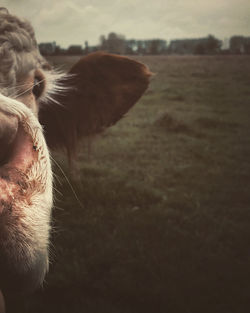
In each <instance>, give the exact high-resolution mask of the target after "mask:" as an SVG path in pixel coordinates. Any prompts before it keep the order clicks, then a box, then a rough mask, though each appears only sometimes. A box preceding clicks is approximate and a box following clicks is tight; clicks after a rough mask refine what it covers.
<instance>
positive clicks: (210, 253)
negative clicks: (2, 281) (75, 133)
mask: <svg viewBox="0 0 250 313" xmlns="http://www.w3.org/2000/svg"><path fill="white" fill-rule="evenodd" d="M137 59H139V60H140V61H142V62H143V63H145V64H147V65H148V66H149V68H150V69H151V71H152V72H154V73H156V75H155V76H154V77H153V78H152V81H151V85H150V88H149V90H148V91H147V92H146V94H145V95H144V96H143V98H142V99H141V100H140V101H139V103H138V104H137V105H136V106H135V107H134V108H133V109H132V110H131V111H130V112H129V114H127V116H126V117H125V118H124V119H123V120H122V121H120V122H119V123H118V124H117V125H116V126H114V127H112V128H111V129H109V130H107V131H106V132H105V133H104V134H102V135H101V136H99V137H97V138H96V139H95V141H94V142H93V143H92V147H91V151H90V153H88V152H87V142H83V144H82V146H83V147H82V152H81V155H80V161H79V162H80V171H81V177H82V178H81V184H79V183H74V182H72V184H73V187H74V190H75V192H76V193H77V195H78V197H79V199H80V201H81V202H82V204H83V208H82V207H81V205H80V204H79V202H78V201H77V200H76V198H75V196H74V194H73V192H72V190H71V188H70V186H69V184H68V183H67V181H66V180H65V178H64V177H63V175H62V173H61V172H60V170H59V169H58V168H57V167H56V166H54V170H55V172H56V174H57V176H59V177H60V178H59V180H58V181H57V183H56V189H57V190H58V192H57V193H56V198H57V201H56V207H55V209H54V212H53V223H54V226H55V230H54V232H53V234H52V262H51V268H50V273H49V275H48V276H47V280H46V283H45V286H44V289H43V290H42V291H41V290H40V291H39V292H37V293H36V294H35V295H33V296H32V297H30V298H29V299H26V300H20V301H19V302H15V304H13V303H12V304H11V303H10V305H9V306H10V307H11V306H12V305H13V308H10V311H11V310H12V311H13V312H20V313H21V312H23V313H31V312H32V313H42V312H44V313H45V312H53V313H57V312H58V313H59V312H60V313H64V312H65V313H66V312H67V313H68V312H70V313H78V312H84V313H141V312H142V313H154V312H157V313H160V312H165V313H201V312H202V313H206V312H207V313H217V312H218V313H247V312H250V57H249V56H226V57H222V56H211V57H210V56H208V57H205V56H204V57H196V56H158V57H151V56H145V57H138V58H137ZM73 60H74V58H73V57H72V58H59V57H58V58H52V59H51V60H50V61H52V63H54V64H55V65H60V66H61V65H62V64H64V66H63V67H65V68H69V66H70V64H71V63H72V62H73ZM55 158H56V160H57V161H58V162H59V163H60V164H61V166H62V167H63V169H64V171H65V172H66V173H67V166H66V162H65V160H64V159H63V158H62V157H61V156H60V155H55Z"/></svg>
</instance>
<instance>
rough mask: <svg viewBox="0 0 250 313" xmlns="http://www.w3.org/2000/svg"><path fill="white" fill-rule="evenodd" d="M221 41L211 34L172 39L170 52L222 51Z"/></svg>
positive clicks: (201, 52)
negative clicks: (202, 36)
mask: <svg viewBox="0 0 250 313" xmlns="http://www.w3.org/2000/svg"><path fill="white" fill-rule="evenodd" d="M221 44H222V43H221V41H220V40H218V39H216V38H215V37H213V36H211V35H209V36H208V37H205V38H196V39H178V40H172V41H171V42H170V45H169V47H168V52H169V53H170V54H214V53H218V52H219V51H220V47H221Z"/></svg>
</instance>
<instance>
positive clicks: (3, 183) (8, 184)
mask: <svg viewBox="0 0 250 313" xmlns="http://www.w3.org/2000/svg"><path fill="white" fill-rule="evenodd" d="M36 161H37V151H36V147H34V146H33V142H32V139H31V136H30V135H29V134H27V133H26V132H25V131H24V129H23V126H22V125H21V124H19V126H18V131H17V135H16V138H15V140H14V143H13V145H12V151H11V155H10V157H9V160H8V162H7V163H6V164H4V166H2V167H0V214H1V213H2V212H3V210H4V209H5V208H6V207H10V206H13V205H14V204H15V202H16V201H17V200H20V199H23V200H26V201H27V202H29V194H30V193H29V192H28V184H27V181H28V175H27V174H28V171H29V169H30V167H31V166H32V164H33V163H34V162H36Z"/></svg>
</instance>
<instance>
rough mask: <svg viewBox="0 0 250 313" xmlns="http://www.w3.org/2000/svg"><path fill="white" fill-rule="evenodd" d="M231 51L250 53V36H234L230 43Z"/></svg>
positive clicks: (234, 52)
mask: <svg viewBox="0 0 250 313" xmlns="http://www.w3.org/2000/svg"><path fill="white" fill-rule="evenodd" d="M229 49H230V52H231V53H233V54H250V37H244V36H233V37H231V38H230V43H229Z"/></svg>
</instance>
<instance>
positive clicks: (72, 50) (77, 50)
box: [67, 45, 83, 55]
mask: <svg viewBox="0 0 250 313" xmlns="http://www.w3.org/2000/svg"><path fill="white" fill-rule="evenodd" d="M67 54H70V55H79V54H83V48H82V46H81V45H71V46H69V47H68V50H67Z"/></svg>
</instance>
